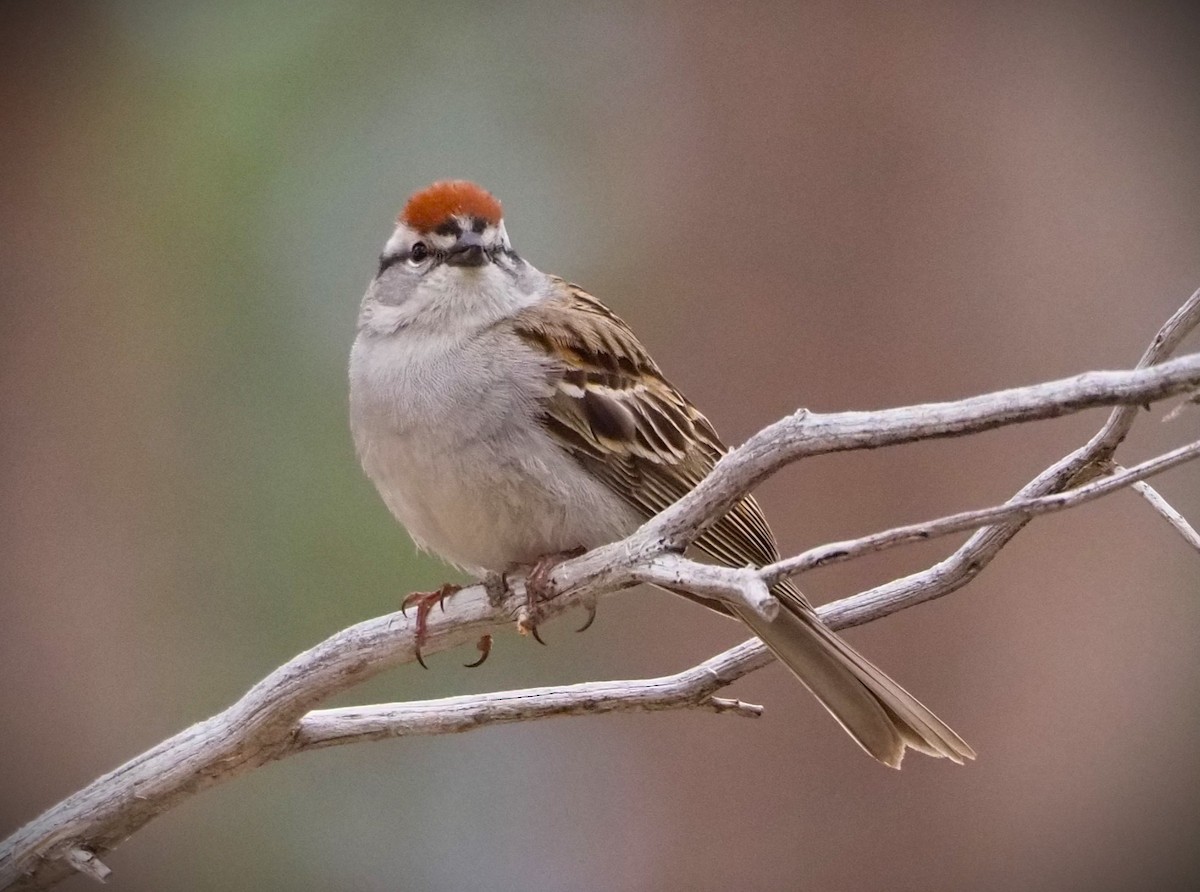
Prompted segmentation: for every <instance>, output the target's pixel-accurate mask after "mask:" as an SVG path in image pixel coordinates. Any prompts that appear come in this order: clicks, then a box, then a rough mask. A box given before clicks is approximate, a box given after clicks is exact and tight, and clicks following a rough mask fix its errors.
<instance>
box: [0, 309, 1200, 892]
mask: <svg viewBox="0 0 1200 892" xmlns="http://www.w3.org/2000/svg"><path fill="white" fill-rule="evenodd" d="M1198 316H1200V292H1198V294H1197V295H1193V296H1192V298H1191V300H1190V301H1189V302H1188V303H1187V304H1185V306H1184V307H1183V308H1181V310H1180V311H1179V312H1178V313H1176V315H1175V316H1174V317H1173V318H1172V320H1171V321H1170V322H1169V323H1168V324H1167V325H1166V326H1164V328H1163V330H1162V331H1160V333H1159V336H1158V338H1156V341H1155V344H1153V345H1152V346H1151V348H1150V350H1148V351H1147V354H1146V356H1145V357H1143V362H1142V364H1141V366H1140V367H1139V369H1138V370H1134V371H1125V372H1092V373H1088V374H1085V375H1080V376H1077V377H1075V378H1068V379H1064V380H1061V381H1055V382H1050V383H1048V384H1038V385H1033V386H1030V387H1022V388H1015V389H1013V390H1007V391H1002V392H999V393H995V394H989V395H987V396H981V397H974V398H971V399H967V400H961V401H958V402H953V403H936V404H930V405H925V406H914V407H909V408H907V409H892V410H886V411H881V412H843V413H834V414H830V415H817V414H813V413H807V412H799V413H797V414H795V415H793V416H791V417H789V418H786V419H783V420H782V421H780V422H777V423H776V424H774V425H772V426H771V427H769V428H767V429H765V430H764V431H762V432H760V433H759V434H757V435H755V436H754V437H752V438H751V439H750V440H749V441H748V442H747V443H746V444H744V445H743V446H742V447H741V448H739V449H736V450H734V451H733V452H731V453H730V455H728V456H727V457H726V458H725V459H723V460H722V461H721V462H720V463H719V464H718V466H717V468H716V469H715V470H714V471H713V473H712V474H711V475H710V476H709V477H708V478H707V479H706V480H705V481H704V482H703V483H702V484H701V485H700V486H699V487H697V488H696V489H695V490H694V491H693V492H692V493H691V494H689V495H688V496H687V497H685V498H684V499H682V500H681V501H680V502H679V503H677V504H676V505H674V506H672V507H671V508H669V509H667V510H666V511H664V512H663V513H662V514H660V515H659V516H658V517H656V518H654V519H653V520H651V521H650V522H648V523H647V524H645V525H644V526H643V527H642V528H641V529H639V530H638V531H637V532H636V533H634V534H633V535H632V536H630V537H629V538H628V539H626V540H624V541H623V542H620V543H616V544H614V545H609V546H605V547H603V548H600V549H596V550H594V551H593V552H590V553H589V554H586V555H583V556H581V557H579V558H576V559H573V560H571V561H567V562H565V563H563V564H562V565H560V566H559V567H558V568H556V570H555V571H554V573H553V574H552V575H551V580H550V581H551V585H552V587H553V590H554V591H556V592H559V594H558V595H556V596H555V597H553V598H551V599H549V600H548V601H546V602H545V603H544V605H543V613H544V615H545V616H546V617H552V616H555V615H557V614H560V613H562V612H563V611H565V610H567V609H570V608H571V607H573V606H576V605H579V604H584V603H586V602H587V601H588V600H589V599H591V598H594V597H596V596H597V595H599V594H603V593H605V592H609V591H613V590H615V589H618V588H621V587H624V586H627V585H630V584H633V583H635V582H637V581H638V580H639V579H641V578H646V576H647V574H649V573H674V574H676V575H675V576H673V577H672V578H673V579H674V580H675V583H676V584H677V586H678V587H681V588H686V589H692V588H693V587H694V588H695V590H698V591H701V592H704V593H706V594H707V595H708V596H714V597H726V598H735V599H736V598H741V599H743V600H744V601H746V602H747V603H750V604H756V605H757V608H756V609H761V610H767V611H769V610H770V609H771V603H772V599H770V598H769V596H768V597H767V598H765V599H764V598H763V594H762V587H761V582H762V577H761V574H759V573H757V572H754V571H745V572H741V571H736V570H735V571H733V572H732V573H730V572H729V571H726V572H725V573H724V574H716V575H712V576H707V575H703V574H702V573H700V572H695V573H693V572H692V569H691V568H690V567H689V566H688V565H687V563H686V562H683V560H682V559H681V558H679V559H676V555H675V554H674V552H678V551H681V550H682V548H683V547H684V546H685V545H686V544H687V543H688V542H689V541H691V539H693V538H694V537H695V535H696V534H697V533H698V532H699V531H700V530H701V529H703V528H704V525H705V524H707V523H711V522H712V520H713V518H714V517H716V516H719V514H720V513H721V512H722V511H724V510H727V509H728V508H729V507H730V506H731V505H732V504H734V503H735V502H736V501H737V499H738V498H740V497H741V496H742V495H743V494H744V493H745V492H747V491H749V490H750V489H751V488H752V487H753V486H754V485H755V484H756V483H758V482H760V481H761V480H762V479H763V478H764V477H766V476H768V475H769V474H771V473H773V472H774V471H775V470H777V469H778V468H780V467H782V466H783V465H784V464H787V463H789V462H791V461H795V460H797V459H799V458H801V457H804V456H807V455H815V454H819V453H823V452H831V451H841V450H847V449H865V448H877V447H881V446H887V445H892V444H896V443H902V442H910V441H913V440H919V439H928V438H932V437H947V436H960V435H963V434H968V433H973V432H977V431H982V430H987V429H990V428H994V427H997V426H1000V425H1005V424H1013V423H1017V422H1024V421H1032V420H1036V419H1039V418H1051V417H1056V416H1059V415H1063V414H1066V413H1069V412H1075V411H1079V410H1082V409H1086V408H1089V407H1093V406H1111V405H1119V406H1121V407H1122V408H1120V409H1117V410H1116V411H1114V412H1113V413H1112V414H1111V415H1110V417H1109V420H1108V422H1106V424H1105V427H1104V428H1102V429H1101V431H1100V433H1099V434H1097V436H1096V437H1095V438H1093V440H1092V442H1091V443H1089V444H1088V446H1086V447H1084V448H1083V449H1081V450H1078V451H1077V452H1076V453H1073V454H1072V455H1071V456H1068V457H1067V458H1066V459H1064V460H1063V461H1061V462H1059V463H1058V464H1056V465H1055V466H1054V467H1052V468H1050V469H1048V470H1047V471H1046V472H1045V473H1044V474H1042V475H1041V476H1039V478H1038V479H1037V480H1035V481H1033V482H1032V483H1031V484H1029V485H1028V486H1027V487H1025V489H1024V490H1022V493H1020V494H1019V497H1020V498H1021V499H1023V500H1025V501H1026V502H1029V501H1030V500H1033V499H1037V498H1040V497H1042V496H1046V495H1049V494H1051V493H1053V492H1057V491H1060V490H1061V489H1063V488H1065V487H1066V486H1068V485H1070V483H1071V481H1073V480H1076V479H1077V477H1078V476H1079V475H1080V474H1081V472H1083V471H1084V469H1085V468H1086V467H1088V466H1089V465H1092V464H1093V463H1095V462H1097V461H1099V460H1101V459H1106V458H1108V456H1110V455H1111V452H1112V450H1113V449H1114V448H1115V447H1116V445H1117V444H1118V443H1119V442H1120V440H1121V439H1122V438H1123V437H1124V436H1125V434H1126V433H1127V432H1128V429H1129V426H1130V425H1131V424H1132V421H1133V418H1134V417H1135V415H1136V411H1137V410H1136V406H1138V405H1141V404H1144V403H1148V402H1150V401H1153V400H1157V399H1161V398H1164V397H1167V396H1171V395H1174V394H1178V393H1183V392H1187V391H1189V390H1191V389H1195V388H1196V387H1198V386H1200V354H1197V355H1192V356H1188V357H1184V358H1182V359H1179V360H1175V361H1173V362H1169V363H1163V364H1162V365H1158V366H1155V367H1154V368H1148V367H1146V366H1149V365H1150V364H1151V363H1153V362H1155V361H1156V360H1158V359H1161V358H1162V357H1163V356H1165V355H1166V354H1167V353H1168V352H1169V351H1170V350H1172V349H1174V346H1175V345H1176V344H1177V343H1178V341H1179V340H1180V339H1181V338H1182V337H1183V335H1184V334H1186V332H1187V331H1188V330H1190V328H1191V327H1194V325H1195V324H1196V321H1197V318H1198ZM1134 470H1135V471H1136V470H1137V469H1134ZM1103 482H1104V483H1107V481H1103ZM1089 485H1090V484H1089ZM1085 488H1086V487H1081V489H1085ZM1039 504H1041V503H1039ZM1046 504H1049V503H1046ZM1038 510H1040V509H1038ZM1038 510H1034V509H1033V508H1031V507H1030V505H1025V506H1022V507H1018V508H1017V509H1014V511H1015V516H1016V517H1017V518H1018V519H1013V520H1009V521H1007V522H1005V523H1004V524H1001V525H998V526H991V527H988V528H987V529H984V530H981V531H980V532H979V533H977V534H976V535H975V536H973V537H972V539H971V540H970V541H969V542H968V543H967V545H965V546H964V547H963V548H962V549H960V550H959V552H958V553H956V554H957V555H958V558H957V559H958V560H959V562H960V563H959V566H958V567H957V568H955V569H953V570H952V571H951V572H948V573H943V572H942V571H940V570H939V568H938V567H934V568H931V569H930V570H929V571H926V574H925V576H924V578H923V579H920V580H918V579H917V577H909V579H908V580H901V581H899V582H898V583H893V584H891V586H892V588H891V589H890V590H888V587H886V586H885V587H881V588H880V589H875V590H872V591H871V592H867V593H865V594H863V595H859V596H856V597H854V598H850V599H846V600H844V601H840V602H837V603H835V604H831V605H827V606H826V607H825V608H823V609H822V610H821V611H820V612H821V615H822V617H824V618H825V619H826V621H828V622H829V624H830V625H831V626H833V627H834V628H840V627H843V626H847V625H855V624H858V623H861V622H866V621H868V620H870V619H873V618H876V617H878V616H883V615H886V614H887V613H892V612H895V611H896V610H900V609H903V608H904V607H907V606H910V605H911V604H915V603H920V602H921V601H923V600H927V599H928V598H929V597H935V596H937V595H938V594H943V593H945V592H946V591H949V590H952V588H956V587H958V586H959V585H961V584H962V582H963V581H965V579H966V578H970V576H973V575H974V574H975V573H976V572H978V567H980V566H982V565H983V563H985V562H986V560H987V559H990V555H991V554H994V552H995V551H996V550H998V549H999V547H1001V546H1002V545H1003V543H1004V542H1005V541H1007V540H1008V539H1009V538H1011V536H1012V535H1014V534H1015V532H1016V531H1017V530H1019V529H1020V528H1021V526H1022V525H1023V524H1024V523H1025V522H1026V521H1027V519H1028V517H1029V516H1031V515H1032V513H1038ZM996 516H997V517H999V516H1005V517H1009V516H1010V515H1009V514H1003V515H1000V514H997V515H996ZM972 543H974V544H972ZM997 543H998V544H997ZM651 568H653V569H651ZM752 579H753V581H751V580H752ZM880 592H884V593H885V594H884V595H881V594H880ZM524 602H525V598H524V590H523V585H522V583H521V582H520V580H517V581H515V582H514V584H513V591H512V592H511V593H510V594H509V595H507V596H503V597H498V598H497V597H495V592H493V598H492V600H491V601H489V597H488V593H487V591H486V589H485V587H484V586H482V585H476V586H471V587H469V588H466V589H464V590H463V591H461V592H460V593H459V594H458V595H456V596H455V597H454V599H453V601H452V602H451V603H450V604H448V605H447V609H446V611H445V613H442V612H440V611H435V612H434V613H433V614H431V615H430V617H429V625H428V634H427V641H426V643H425V645H424V646H423V650H424V652H425V653H426V654H433V653H436V652H438V651H441V650H445V649H447V648H450V647H456V646H458V645H461V644H464V643H466V642H468V641H471V640H473V639H475V638H478V637H479V636H480V635H482V634H483V633H484V632H486V631H488V630H489V629H491V628H493V627H495V626H496V625H501V624H506V623H509V622H512V621H514V620H515V619H516V618H517V616H518V614H519V612H520V610H521V608H522V606H523V605H524ZM414 632H415V629H414V624H413V622H412V621H410V620H409V619H407V618H405V617H403V616H401V615H400V614H390V615H388V616H384V617H379V618H376V619H372V620H368V621H366V622H363V623H359V624H357V625H355V626H352V627H350V628H348V629H345V630H343V631H341V632H339V633H337V634H335V635H333V636H331V637H330V638H329V639H327V640H326V641H324V642H322V643H321V644H319V645H317V646H316V647H314V648H312V649H311V650H309V651H306V652H305V653H302V654H300V655H299V656H297V657H295V658H294V659H293V660H291V661H289V662H288V663H287V664H285V665H284V666H282V667H280V668H279V669H277V670H276V671H275V672H273V673H272V674H271V675H270V676H268V677H267V678H266V679H264V680H263V681H262V682H260V683H259V684H257V685H255V686H254V687H253V688H252V689H251V690H250V691H249V692H248V693H247V694H246V695H245V696H244V697H242V698H241V699H240V700H239V701H238V702H237V703H235V704H233V705H232V706H231V707H229V708H228V709H227V710H225V711H224V712H222V713H220V714H218V715H216V716H214V717H212V718H210V719H208V720H206V721H203V722H200V723H198V724H196V725H193V726H192V727H191V728H188V729H186V730H185V731H183V732H181V733H180V734H177V735H175V736H174V737H172V738H170V739H169V740H166V741H164V742H163V743H161V744H159V745H158V746H156V747H154V748H152V749H151V750H149V751H147V752H146V753H143V754H142V755H140V756H138V757H136V758H134V759H132V760H131V761H129V762H128V763H126V764H125V765H123V766H121V767H119V768H117V769H116V770H114V771H111V772H109V773H108V774H106V775H104V776H103V777H101V778H99V779H98V780H97V781H95V782H93V783H92V784H90V785H89V786H88V787H86V788H84V789H83V790H81V791H79V792H78V793H76V794H74V795H73V796H71V797H69V798H68V799H66V800H64V801H63V802H61V803H59V804H58V805H56V806H54V807H53V808H51V809H50V810H49V811H47V812H46V813H45V814H43V815H42V816H41V817H39V818H38V819H36V820H35V821H33V822H31V823H30V824H28V825H27V826H25V827H24V828H22V829H21V830H19V831H18V832H17V833H15V834H14V835H13V836H11V837H10V838H9V839H8V840H6V841H4V842H3V843H2V844H0V888H3V889H7V888H45V887H47V886H49V885H52V884H54V883H55V882H57V881H58V880H61V879H62V878H64V877H65V876H67V875H69V874H70V873H71V872H73V871H77V870H82V871H85V872H89V873H91V874H92V875H94V876H95V875H97V874H98V873H103V872H104V871H105V870H106V869H105V868H103V867H102V865H100V866H97V865H99V862H98V861H96V857H97V855H102V854H104V853H105V852H108V851H110V850H111V849H112V848H114V847H115V846H116V845H118V844H119V843H120V842H121V841H122V840H124V839H125V838H126V837H128V836H129V835H130V834H131V833H133V832H134V831H136V830H137V829H138V828H139V827H141V826H143V825H144V824H145V823H146V822H147V821H149V820H150V819H151V818H153V817H154V816H156V815H158V814H160V813H162V812H163V811H165V810H167V809H169V808H170V807H171V806H173V805H175V804H176V803H178V802H180V801H182V800H183V799H185V798H187V797H188V796H190V795H192V794H194V793H196V792H198V791H200V790H203V789H205V788H207V787H209V786H211V785H213V784H215V783H218V782H221V781H224V780H227V779H229V778H232V777H236V776H237V775H239V774H241V773H244V772H246V771H249V770H251V769H253V768H255V767H257V766H259V765H262V764H265V763H267V762H270V761H272V760H275V759H278V758H281V757H283V756H286V755H290V754H291V753H294V752H298V751H301V750H303V749H310V748H315V747H320V746H331V745H334V744H336V743H339V742H347V740H348V739H350V738H353V739H377V738H378V737H381V736H384V737H386V736H397V735H398V734H400V733H439V732H438V731H437V730H436V729H437V728H438V727H445V728H448V729H450V730H462V729H463V728H465V727H476V726H478V725H480V724H486V723H492V724H494V723H497V722H504V721H516V720H518V718H527V717H547V716H552V715H574V714H579V713H581V712H597V711H613V710H614V709H618V708H624V709H630V708H633V709H643V710H646V709H672V708H683V707H686V708H697V707H700V708H706V709H715V710H718V711H725V710H729V711H733V712H735V713H737V714H752V713H754V712H755V707H752V706H749V705H746V704H741V703H739V702H738V701H729V700H724V699H720V698H715V697H713V696H712V694H713V692H714V691H715V690H718V689H719V688H721V687H723V686H725V685H727V684H729V683H730V682H731V681H733V680H735V679H736V678H738V677H740V676H741V675H744V674H745V673H746V672H749V671H753V670H754V669H755V668H758V667H760V666H763V665H766V664H767V663H768V662H770V661H771V659H772V658H771V656H770V655H769V654H768V653H766V650H765V648H764V647H763V646H762V645H761V644H760V643H759V642H757V640H755V641H752V642H746V643H744V644H742V645H739V646H738V647H737V648H734V649H732V650H730V651H727V652H726V653H725V654H721V655H718V656H717V657H714V658H713V659H712V660H709V661H707V662H706V663H704V664H702V665H701V666H698V667H695V668H694V669H690V670H687V671H685V672H683V673H679V674H678V675H674V676H667V677H665V678H663V679H652V680H649V681H642V682H602V683H589V685H584V686H569V687H565V688H543V689H535V690H534V691H524V692H520V691H517V692H507V693H502V694H492V695H481V696H480V697H465V698H452V700H453V702H452V703H451V702H450V701H441V702H440V703H438V704H437V705H434V703H426V704H411V703H410V704H394V705H391V706H381V707H366V708H362V709H359V710H357V711H355V712H354V715H350V714H347V713H346V712H345V711H342V710H335V711H324V712H321V713H313V714H312V715H310V716H307V717H306V714H307V713H309V710H311V709H312V708H313V707H314V706H315V705H316V704H318V703H319V702H321V701H322V700H324V699H326V698H328V697H329V696H331V695H332V694H335V693H337V692H340V691H343V690H346V689H347V688H350V687H352V686H354V685H356V684H359V683H361V682H363V681H365V680H367V679H368V678H371V677H373V676H375V675H377V674H379V673H380V672H383V671H385V670H387V669H389V668H392V667H394V666H397V665H400V664H402V663H406V662H410V661H412V660H413V659H414V658H415V638H414ZM439 710H440V714H438V715H436V716H435V715H434V713H436V712H438V711H439ZM522 710H523V712H522ZM464 723H465V724H464ZM405 729H408V730H405ZM89 865H90V866H89Z"/></svg>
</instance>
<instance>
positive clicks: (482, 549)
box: [350, 332, 638, 573]
mask: <svg viewBox="0 0 1200 892" xmlns="http://www.w3.org/2000/svg"><path fill="white" fill-rule="evenodd" d="M350 384H351V386H350V403H351V427H352V428H353V431H354V438H355V443H356V446H357V448H358V453H359V457H360V459H361V461H362V464H363V468H364V470H365V471H366V473H367V475H368V476H369V477H370V478H371V480H372V481H373V482H374V483H375V485H376V487H377V488H378V490H379V493H380V495H381V496H382V497H383V500H384V502H385V503H386V504H387V506H388V508H389V509H390V510H391V512H392V513H393V514H394V515H395V516H396V518H397V519H398V520H400V522H401V523H403V524H404V526H405V527H406V528H407V529H408V531H409V533H410V535H411V536H412V538H413V540H414V541H416V542H417V544H418V545H420V546H421V547H423V548H427V549H429V550H430V551H432V552H434V553H436V554H438V555H440V556H441V557H442V558H444V559H445V560H447V561H449V562H450V563H452V564H455V565H457V566H460V567H463V568H465V569H468V570H471V571H473V572H476V573H479V572H482V571H485V570H503V569H505V568H507V567H508V566H510V565H512V564H514V563H531V562H532V561H534V560H536V559H537V558H538V557H540V556H541V555H543V554H548V553H553V552H559V551H565V550H568V549H571V548H574V547H577V546H584V547H589V548H590V547H594V546H595V545H599V544H602V543H604V542H608V541H612V540H614V539H617V538H620V537H621V536H623V535H626V534H627V533H628V532H631V531H632V530H633V529H634V528H636V526H637V523H638V516H637V515H636V514H635V512H634V511H633V510H632V509H631V508H629V507H628V506H626V505H625V504H624V503H623V502H622V501H620V500H619V499H618V498H617V497H616V496H615V495H613V494H612V493H611V492H610V491H609V490H608V489H607V488H606V487H604V486H603V485H602V484H601V483H599V482H597V481H595V480H594V479H593V478H591V477H590V476H588V475H587V473H586V472H585V471H584V470H583V469H582V468H581V467H579V466H578V465H577V464H576V463H575V461H574V459H572V458H571V457H570V456H569V455H567V454H566V453H565V452H563V451H562V450H561V449H560V448H559V447H558V446H557V445H556V444H555V443H554V442H553V441H552V440H551V439H550V438H549V437H548V436H546V435H545V434H544V433H543V432H542V430H541V427H540V423H539V422H538V420H537V418H538V403H539V401H540V400H541V399H542V398H544V397H545V396H546V395H547V394H548V393H549V384H548V383H547V378H546V369H545V367H544V366H543V365H542V364H541V363H540V362H539V361H538V358H537V357H536V355H535V354H533V353H532V352H531V351H529V350H527V349H526V348H524V346H523V345H521V344H519V343H513V342H508V343H505V342H504V341H502V340H500V339H498V338H494V337H487V336H483V337H480V336H476V337H475V338H474V339H472V340H471V341H469V342H461V341H451V340H449V339H438V338H434V337H431V336H427V335H426V336H421V338H420V339H419V340H418V339H415V338H412V337H406V334H405V333H404V332H400V333H397V334H395V335H391V336H388V337H377V336H365V335H360V337H359V339H358V341H356V343H355V346H354V350H353V352H352V354H351V364H350Z"/></svg>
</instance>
